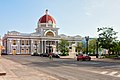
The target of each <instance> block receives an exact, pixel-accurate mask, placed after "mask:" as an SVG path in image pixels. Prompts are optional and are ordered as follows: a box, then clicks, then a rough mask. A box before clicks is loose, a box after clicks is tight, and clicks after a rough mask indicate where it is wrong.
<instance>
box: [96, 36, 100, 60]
mask: <svg viewBox="0 0 120 80" xmlns="http://www.w3.org/2000/svg"><path fill="white" fill-rule="evenodd" d="M98 40H99V39H98V38H97V41H96V58H98V46H99V45H98Z"/></svg>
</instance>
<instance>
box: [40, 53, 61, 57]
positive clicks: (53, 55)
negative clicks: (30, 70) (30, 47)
mask: <svg viewBox="0 0 120 80" xmlns="http://www.w3.org/2000/svg"><path fill="white" fill-rule="evenodd" d="M40 56H41V57H49V54H48V53H41V54H40ZM52 57H54V58H60V56H59V54H56V53H52Z"/></svg>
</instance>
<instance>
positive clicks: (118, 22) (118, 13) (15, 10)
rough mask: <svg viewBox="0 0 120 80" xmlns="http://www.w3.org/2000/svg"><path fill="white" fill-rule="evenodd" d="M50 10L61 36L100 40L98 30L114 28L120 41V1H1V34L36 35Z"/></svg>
mask: <svg viewBox="0 0 120 80" xmlns="http://www.w3.org/2000/svg"><path fill="white" fill-rule="evenodd" d="M46 9H48V10H49V14H50V15H51V16H53V17H54V18H55V20H56V23H57V26H58V27H59V28H60V30H59V34H66V35H71V36H75V35H81V36H82V37H84V36H90V37H97V35H98V33H97V28H98V27H113V29H114V30H115V31H117V32H119V34H118V35H117V36H118V38H119V40H120V0H0V34H1V35H2V36H3V35H4V34H5V33H7V31H12V30H16V31H20V32H23V33H31V32H34V31H35V28H36V27H37V22H38V19H39V18H40V17H41V16H43V15H44V14H45V10H46Z"/></svg>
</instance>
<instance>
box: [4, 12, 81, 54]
mask: <svg viewBox="0 0 120 80" xmlns="http://www.w3.org/2000/svg"><path fill="white" fill-rule="evenodd" d="M35 30H36V31H35V32H34V33H29V34H28V33H21V32H18V31H8V32H7V34H5V35H4V36H3V39H2V44H3V46H4V47H5V49H4V52H5V53H6V54H14V55H15V54H33V53H34V52H37V53H49V51H51V52H53V53H57V52H58V50H57V48H56V46H57V45H58V43H59V42H60V40H61V39H65V40H67V41H68V42H69V52H70V53H75V46H76V45H77V44H78V42H80V41H81V40H82V39H83V38H82V37H81V36H79V35H77V36H67V35H65V34H60V35H59V34H58V30H59V28H58V27H57V26H56V21H55V19H54V18H53V17H52V16H50V15H49V14H48V10H46V11H45V15H43V16H42V17H40V19H39V20H38V22H37V27H36V29H35Z"/></svg>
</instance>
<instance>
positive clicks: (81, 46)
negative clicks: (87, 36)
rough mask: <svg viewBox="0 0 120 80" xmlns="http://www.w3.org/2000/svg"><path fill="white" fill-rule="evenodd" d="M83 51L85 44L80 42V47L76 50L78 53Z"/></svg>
mask: <svg viewBox="0 0 120 80" xmlns="http://www.w3.org/2000/svg"><path fill="white" fill-rule="evenodd" d="M82 49H83V43H82V42H79V43H78V45H77V46H76V50H77V52H80V51H82Z"/></svg>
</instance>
